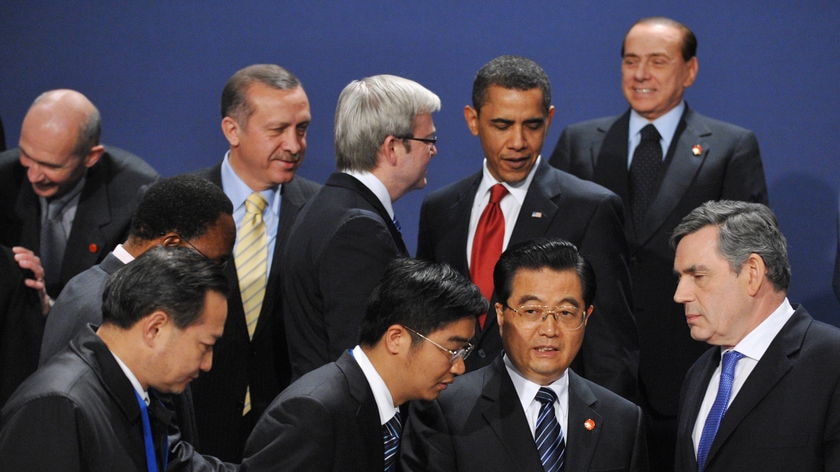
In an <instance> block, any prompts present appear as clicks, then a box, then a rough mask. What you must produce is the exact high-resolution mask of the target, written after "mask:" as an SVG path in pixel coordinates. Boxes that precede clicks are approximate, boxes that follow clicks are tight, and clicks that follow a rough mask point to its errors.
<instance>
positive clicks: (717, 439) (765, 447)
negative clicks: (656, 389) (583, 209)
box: [672, 200, 840, 472]
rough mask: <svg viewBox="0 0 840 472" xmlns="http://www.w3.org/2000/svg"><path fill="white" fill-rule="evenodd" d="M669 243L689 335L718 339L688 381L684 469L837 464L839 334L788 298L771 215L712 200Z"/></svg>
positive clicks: (784, 262)
mask: <svg viewBox="0 0 840 472" xmlns="http://www.w3.org/2000/svg"><path fill="white" fill-rule="evenodd" d="M672 241H673V243H674V244H675V245H676V256H675V259H674V271H675V272H676V273H677V274H678V275H679V283H678V284H677V290H676V292H675V293H674V300H675V301H677V302H678V303H681V304H683V306H684V312H685V315H684V318H683V319H684V320H685V321H686V323H687V324H688V327H689V330H690V332H691V337H692V338H694V339H695V340H697V341H705V342H706V343H708V344H711V345H713V346H715V347H713V348H712V349H709V350H708V351H706V352H705V353H704V354H703V355H702V356H701V357H700V358H699V359H698V360H697V362H695V363H694V365H693V366H692V367H691V369H689V371H688V373H687V374H686V377H685V382H684V383H683V387H682V392H681V395H680V406H679V420H678V428H677V449H676V468H677V470H679V471H692V472H693V471H701V472H702V471H707V472H712V471H724V470H726V471H729V470H797V471H828V470H840V369H838V368H837V353H838V352H840V329H838V328H837V327H835V326H830V325H827V324H824V323H821V322H819V321H816V320H814V319H813V318H812V317H811V315H809V314H808V312H807V311H806V310H805V308H803V307H802V306H801V305H800V306H798V307H796V308H794V307H792V306H791V305H790V303H789V302H788V299H787V290H788V286H789V285H790V275H791V271H790V263H789V262H788V256H787V243H786V241H785V237H784V236H783V235H782V233H781V231H780V230H779V227H778V224H777V222H776V217H775V215H773V212H772V211H770V209H769V208H767V207H766V206H764V205H762V204H757V203H745V202H736V201H728V200H726V201H719V202H708V203H706V204H704V205H702V206H701V207H699V208H697V209H695V210H694V211H692V212H691V213H689V214H688V215H687V216H686V217H685V218H684V219H683V220H682V222H681V223H680V224H679V225H678V226H677V227H676V228H675V229H674V235H673V237H672Z"/></svg>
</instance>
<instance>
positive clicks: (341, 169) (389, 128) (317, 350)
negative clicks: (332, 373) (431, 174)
mask: <svg viewBox="0 0 840 472" xmlns="http://www.w3.org/2000/svg"><path fill="white" fill-rule="evenodd" d="M438 110H440V99H439V98H438V96H437V95H435V94H434V93H432V92H431V91H429V90H428V89H426V88H425V87H423V86H422V85H420V84H418V83H417V82H414V81H412V80H409V79H405V78H402V77H397V76H394V75H376V76H372V77H366V78H363V79H360V80H354V81H353V82H351V83H350V84H348V85H347V86H346V87H345V88H344V90H343V91H342V92H341V95H340V96H339V98H338V105H337V107H336V111H335V149H336V168H337V171H336V172H335V173H333V174H332V175H330V177H329V178H328V179H327V181H326V183H325V184H324V187H323V188H322V189H321V190H320V191H319V193H318V194H317V195H316V196H315V197H314V198H313V199H312V200H311V202H310V203H309V204H308V205H307V207H306V208H304V209H303V210H302V211H301V213H300V216H299V217H298V220H297V222H296V223H295V226H294V228H293V229H292V234H291V236H289V242H288V245H287V247H286V250H285V252H284V257H283V259H282V263H281V264H280V267H281V270H282V271H283V277H282V283H283V290H282V294H283V297H282V298H283V306H284V312H285V314H286V336H287V339H288V344H289V353H290V359H291V362H292V376H293V377H294V378H296V377H299V376H301V375H303V374H304V373H306V372H308V371H310V370H312V369H315V368H317V367H319V366H321V365H324V364H326V363H328V362H331V361H334V360H336V359H337V358H338V357H339V356H340V355H341V353H342V352H344V350H346V349H348V348H351V347H353V345H354V344H355V342H356V337H357V335H358V332H359V325H360V323H361V320H362V317H363V315H364V307H365V302H366V300H367V298H368V296H369V295H370V293H371V290H372V289H373V287H374V286H375V285H376V283H377V282H378V280H379V278H380V277H381V276H382V273H383V272H384V270H385V266H386V265H387V264H388V262H390V261H391V260H393V259H395V258H397V257H400V256H407V255H408V251H407V250H406V247H405V243H404V241H403V238H402V236H401V234H400V228H399V223H397V219H396V217H395V215H394V209H393V203H394V202H395V201H397V200H398V199H399V198H400V197H402V196H403V195H405V194H406V193H408V192H410V191H411V190H415V189H421V188H423V187H425V186H426V167H427V166H428V165H429V162H430V161H431V159H432V157H433V156H434V155H435V154H437V148H436V147H435V144H436V142H437V138H436V136H435V124H434V121H433V120H432V113H434V112H436V111H438Z"/></svg>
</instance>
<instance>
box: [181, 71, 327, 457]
mask: <svg viewBox="0 0 840 472" xmlns="http://www.w3.org/2000/svg"><path fill="white" fill-rule="evenodd" d="M221 110H222V123H221V127H222V133H224V135H225V138H226V139H227V141H228V143H229V144H230V150H229V151H228V152H227V154H226V155H225V158H224V159H223V160H222V162H220V163H219V164H216V165H215V166H213V167H210V168H208V169H204V170H201V171H198V172H197V175H199V176H200V177H203V178H205V179H208V180H209V181H211V182H213V183H214V184H216V185H218V186H219V187H221V188H222V190H223V191H224V192H225V194H226V195H227V196H228V198H230V200H231V202H233V217H234V220H235V221H236V229H237V243H236V246H235V248H234V261H232V262H233V263H231V264H228V268H227V275H228V278H229V279H230V280H231V283H232V289H231V291H230V296H229V298H228V311H229V312H228V317H227V323H226V325H225V334H224V336H223V337H222V339H220V340H219V343H218V344H217V345H216V352H215V362H214V368H213V370H212V371H211V372H210V373H208V374H207V375H204V376H202V377H201V378H200V379H198V380H197V381H196V382H195V383H194V384H193V385H192V391H193V396H194V403H195V412H196V417H197V420H198V429H199V436H200V438H201V448H202V451H203V452H206V453H208V454H212V455H214V456H217V457H219V458H221V459H223V460H226V461H231V462H239V461H240V460H241V458H242V446H243V445H244V444H245V439H247V438H248V435H249V434H250V432H251V429H252V428H253V427H254V424H255V423H256V421H257V419H258V418H259V416H260V415H261V414H262V412H263V410H265V407H266V406H268V404H269V402H271V400H272V399H274V397H275V396H276V395H277V394H278V393H280V391H281V390H282V389H283V388H284V387H285V386H287V385H288V384H289V377H290V376H289V369H290V368H289V358H288V349H287V347H286V337H285V334H284V332H283V315H282V311H281V304H280V298H279V296H280V293H279V292H280V283H281V280H280V279H281V274H280V264H279V260H280V254H281V252H282V251H284V250H285V248H286V246H287V245H288V243H287V240H288V236H289V232H290V230H291V228H292V223H293V222H294V221H295V218H296V217H297V214H298V212H299V211H300V209H301V207H302V206H303V205H304V203H306V201H307V200H308V199H310V198H311V197H312V196H313V195H314V194H315V192H317V190H318V188H319V186H318V184H316V183H314V182H312V181H309V180H306V179H304V178H302V177H296V176H295V171H296V170H297V169H298V167H300V165H301V163H302V162H303V158H304V155H305V153H306V130H307V128H308V127H309V123H310V121H311V119H312V118H311V114H310V111H309V100H308V98H307V96H306V92H305V91H304V89H303V86H302V85H301V83H300V81H299V80H298V78H297V77H295V76H294V75H293V74H292V73H290V72H289V71H287V70H285V69H283V68H282V67H280V66H277V65H273V64H255V65H251V66H248V67H245V68H243V69H241V70H239V71H237V72H236V73H235V74H234V75H233V76H231V78H230V79H229V80H228V81H227V83H226V84H225V87H224V90H223V91H222V100H221ZM249 198H250V199H254V198H256V199H257V200H261V201H262V202H263V204H264V205H265V207H264V208H263V209H262V210H261V211H257V212H255V213H254V216H258V218H259V221H261V222H262V234H260V235H259V238H257V239H260V240H261V241H262V242H263V243H262V244H261V245H260V246H261V247H260V248H259V250H258V251H257V253H258V254H259V255H257V256H254V257H251V258H250V259H249V258H248V257H247V256H248V254H247V252H240V251H243V250H244V248H247V246H248V245H247V244H243V243H242V236H243V226H245V225H246V223H247V222H248V221H254V220H251V213H249V211H250V210H249V208H248V206H249V204H248V203H247V202H248V201H249ZM252 241H253V239H252ZM257 274H259V275H262V278H261V280H256V279H250V280H249V279H245V277H246V276H248V275H257ZM243 281H244V282H243ZM243 287H244V288H245V291H246V292H247V293H248V296H246V297H243V296H242V292H243ZM260 298H261V301H260ZM243 299H244V301H245V303H243ZM249 323H250V326H249Z"/></svg>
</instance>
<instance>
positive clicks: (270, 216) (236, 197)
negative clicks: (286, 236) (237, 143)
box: [222, 151, 282, 277]
mask: <svg viewBox="0 0 840 472" xmlns="http://www.w3.org/2000/svg"><path fill="white" fill-rule="evenodd" d="M229 155H230V152H229V151H228V153H227V154H225V159H224V160H223V161H222V190H223V191H224V192H225V195H227V197H228V198H229V199H230V201H231V203H233V221H235V222H236V234H237V237H238V235H239V228H240V226H241V224H242V219H243V218H245V200H246V199H247V198H248V196H249V195H251V194H252V193H254V191H253V190H251V187H249V186H248V185H247V184H246V183H245V182H243V181H242V179H240V178H239V176H238V175H236V172H234V170H233V167H231V165H230V161H229ZM260 193H261V194H262V196H263V197H265V201H267V202H268V206H266V208H265V210H264V211H263V222H264V223H265V232H266V236H267V237H268V243H267V244H268V260H267V261H266V264H265V266H266V275H265V276H266V277H268V276H269V274H270V273H271V261H273V260H274V246H275V242H276V241H277V228H278V226H279V225H280V199H281V194H282V185H278V186H277V187H276V188H269V189H266V190H263V191H262V192H260ZM238 242H239V241H237V243H238Z"/></svg>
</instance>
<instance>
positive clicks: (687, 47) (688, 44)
mask: <svg viewBox="0 0 840 472" xmlns="http://www.w3.org/2000/svg"><path fill="white" fill-rule="evenodd" d="M641 24H653V25H663V26H670V27H672V28H676V29H678V30H679V31H680V32H681V33H682V35H683V37H682V48H681V52H682V57H683V60H684V61H688V60H689V59H691V58H692V57H694V56H696V55H697V36H694V32H693V31H691V29H690V28H689V27H688V26H686V25H684V24H682V23H680V22H679V21H677V20H672V19H671V18H666V17H664V16H651V17H649V18H642V19H641V20H639V21H637V22H635V23H633V25H632V26H630V29H628V30H627V32H628V33H629V32H630V30H631V29H633V27H634V26H636V25H641ZM624 38H625V39H624V40H622V41H621V57H624V41H626V38H627V34H625V35H624Z"/></svg>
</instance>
